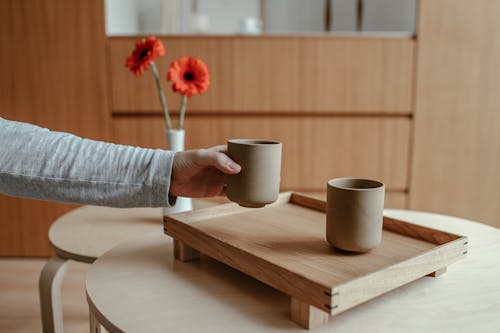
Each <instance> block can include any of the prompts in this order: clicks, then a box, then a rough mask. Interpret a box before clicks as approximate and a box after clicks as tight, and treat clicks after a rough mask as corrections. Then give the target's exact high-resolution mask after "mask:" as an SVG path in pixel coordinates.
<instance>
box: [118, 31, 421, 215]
mask: <svg viewBox="0 0 500 333" xmlns="http://www.w3.org/2000/svg"><path fill="white" fill-rule="evenodd" d="M162 40H163V42H164V44H165V48H166V50H167V54H166V56H164V57H162V58H160V59H159V60H158V67H159V68H160V72H161V73H163V74H164V73H166V71H167V69H168V66H169V64H170V62H171V61H173V60H175V59H176V58H178V57H180V56H182V55H194V56H197V57H199V58H201V59H203V60H204V61H205V62H206V63H207V65H208V67H209V69H210V73H211V82H212V85H211V87H210V89H209V91H208V92H207V93H206V94H205V95H202V96H195V97H193V98H191V99H190V100H189V102H188V113H187V116H186V121H185V127H186V132H187V138H186V148H187V149H193V148H203V147H208V146H212V145H216V144H224V143H226V142H227V140H228V139H230V138H266V139H273V140H279V141H281V142H283V149H284V151H283V168H282V183H281V185H282V190H299V191H306V192H320V191H325V190H326V181H327V180H328V179H331V178H335V177H346V176H355V177H366V178H374V179H379V180H382V181H383V182H385V183H386V185H387V190H388V193H390V195H391V198H396V199H391V200H388V201H387V203H388V207H397V208H404V207H406V196H407V195H406V193H407V190H408V182H409V178H408V176H409V175H408V170H409V156H410V136H411V122H412V120H411V113H412V103H411V101H412V89H413V85H412V82H413V79H412V78H413V63H414V59H413V54H414V48H415V40H414V39H413V38H411V37H394V38H390V37H366V36H364V37H361V36H351V37H346V36H344V37H332V36H305V37H298V36H265V37H262V36H259V37H246V36H236V37H222V36H220V37H214V36H205V37H195V36H185V37H180V36H178V37H163V38H162ZM135 41H136V38H111V39H110V40H109V64H110V77H111V85H110V87H111V96H112V115H113V122H112V123H113V124H112V138H113V140H114V141H116V142H120V143H124V144H131V145H139V146H144V147H155V148H164V147H165V146H166V143H165V133H164V132H165V131H164V128H165V125H164V121H163V116H162V112H161V110H160V107H159V103H158V97H157V95H156V89H155V86H154V80H153V78H152V76H151V73H149V72H147V73H145V75H143V76H142V77H139V78H138V77H135V76H133V75H132V74H131V73H130V72H129V71H128V70H127V69H126V68H124V66H123V62H124V59H126V57H127V56H128V55H129V54H130V52H131V50H132V49H133V47H134V43H135ZM165 84H167V82H165ZM165 90H166V91H167V100H168V103H169V108H170V109H171V110H173V113H174V114H176V113H177V109H178V106H179V105H180V104H179V102H180V99H179V96H178V95H175V94H173V93H172V92H171V91H170V88H169V87H168V86H167V87H165ZM392 194H394V195H392Z"/></svg>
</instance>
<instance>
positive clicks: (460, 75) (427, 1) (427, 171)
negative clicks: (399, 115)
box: [410, 0, 500, 227]
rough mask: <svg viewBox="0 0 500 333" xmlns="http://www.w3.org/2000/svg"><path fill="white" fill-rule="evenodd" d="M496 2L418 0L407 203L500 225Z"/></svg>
mask: <svg viewBox="0 0 500 333" xmlns="http://www.w3.org/2000/svg"><path fill="white" fill-rule="evenodd" d="M499 13H500V1H497V0H479V1H473V2H471V1H467V0H441V1H433V0H420V14H419V24H418V26H419V29H418V36H419V40H418V77H417V94H416V110H415V114H416V117H415V138H414V144H413V146H414V154H413V163H412V177H411V187H410V194H411V195H410V207H411V208H412V209H418V210H428V211H434V212H439V213H444V214H450V215H456V216H461V217H465V218H470V219H472V220H476V221H480V222H484V223H489V224H492V225H495V226H497V227H500V219H499V217H500V173H499V170H500V30H499V29H498V14H499Z"/></svg>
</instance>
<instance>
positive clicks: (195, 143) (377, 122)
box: [113, 115, 410, 192]
mask: <svg viewBox="0 0 500 333" xmlns="http://www.w3.org/2000/svg"><path fill="white" fill-rule="evenodd" d="M174 121H176V119H174ZM185 124H186V149H193V148H204V147H209V146H213V145H217V144H225V143H226V142H227V140H228V139H232V138H265V139H273V140H278V141H280V142H282V143H283V160H282V165H283V167H282V172H281V175H282V180H281V186H282V189H283V190H290V189H293V190H300V191H323V190H326V181H327V180H328V179H331V178H335V177H348V176H357V177H366V178H375V179H381V180H382V181H383V182H385V184H386V186H387V188H388V190H389V191H398V192H404V191H405V190H406V182H407V171H408V154H409V136H410V120H409V119H407V118H399V117H396V118H389V119H385V118H382V117H366V118H365V117H363V118H356V117H328V116H318V117H310V116H308V117H292V116H279V117H276V116H253V115H250V116H209V115H196V116H193V117H189V116H188V117H187V118H186V122H185ZM164 127H165V125H164V121H163V119H162V118H161V117H155V118H145V119H143V118H118V119H114V120H113V138H114V140H115V141H117V142H120V143H125V144H132V145H143V146H145V147H154V148H164V147H165V146H166V143H165V133H164V132H165V129H164Z"/></svg>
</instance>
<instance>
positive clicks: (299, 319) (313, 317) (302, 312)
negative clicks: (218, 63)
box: [290, 297, 330, 329]
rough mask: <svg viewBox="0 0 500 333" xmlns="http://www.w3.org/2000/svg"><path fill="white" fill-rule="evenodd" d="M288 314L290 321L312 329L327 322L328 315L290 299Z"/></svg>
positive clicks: (293, 298)
mask: <svg viewBox="0 0 500 333" xmlns="http://www.w3.org/2000/svg"><path fill="white" fill-rule="evenodd" d="M290 312H291V317H292V321H294V322H296V323H297V324H299V325H300V326H302V327H304V328H307V329H312V328H315V327H318V326H321V325H323V324H325V323H327V322H328V319H329V318H330V315H329V314H328V313H326V312H325V311H322V310H320V309H318V308H316V307H314V306H312V305H310V304H307V303H304V302H302V301H300V300H298V299H296V298H295V297H291V304H290Z"/></svg>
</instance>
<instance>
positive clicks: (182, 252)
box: [174, 239, 200, 262]
mask: <svg viewBox="0 0 500 333" xmlns="http://www.w3.org/2000/svg"><path fill="white" fill-rule="evenodd" d="M174 257H175V259H177V260H180V261H182V262H186V261H193V260H197V259H200V252H198V251H197V250H195V249H193V248H192V247H190V246H188V245H186V244H185V243H184V242H182V241H180V240H177V239H174Z"/></svg>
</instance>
